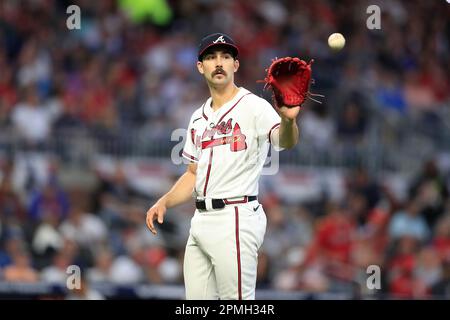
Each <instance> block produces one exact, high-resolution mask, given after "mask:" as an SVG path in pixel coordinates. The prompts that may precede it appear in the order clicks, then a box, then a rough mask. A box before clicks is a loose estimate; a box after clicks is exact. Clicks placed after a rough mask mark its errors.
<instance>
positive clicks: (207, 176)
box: [203, 92, 251, 197]
mask: <svg viewBox="0 0 450 320" xmlns="http://www.w3.org/2000/svg"><path fill="white" fill-rule="evenodd" d="M249 94H251V93H250V92H249V93H246V94H244V95H243V96H242V97H240V98H239V100H238V101H237V102H236V103H235V104H234V105H233V106H232V107H231V108H230V109H229V110H228V111H227V112H225V113H224V114H223V115H222V116H221V117H220V119H219V121H217V123H220V122H221V121H222V119H223V118H224V117H225V116H226V115H227V114H228V113H229V112H230V111H231V110H233V108H234V107H236V106H237V104H238V103H239V102H240V101H241V100H242V98H243V97H245V96H246V95H249ZM204 107H205V105H204V104H203V108H204ZM203 116H204V117H205V119H206V120H208V117H206V115H205V113H204V112H203ZM211 140H213V138H211ZM212 157H213V148H211V153H210V155H209V163H208V171H206V181H205V187H204V188H203V196H204V197H206V188H207V187H208V182H209V175H210V173H211V165H212Z"/></svg>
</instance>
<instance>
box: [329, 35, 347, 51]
mask: <svg viewBox="0 0 450 320" xmlns="http://www.w3.org/2000/svg"><path fill="white" fill-rule="evenodd" d="M328 45H329V46H330V48H331V49H333V50H341V49H342V48H343V47H344V46H345V38H344V36H343V35H342V34H341V33H338V32H336V33H333V34H332V35H330V36H329V37H328Z"/></svg>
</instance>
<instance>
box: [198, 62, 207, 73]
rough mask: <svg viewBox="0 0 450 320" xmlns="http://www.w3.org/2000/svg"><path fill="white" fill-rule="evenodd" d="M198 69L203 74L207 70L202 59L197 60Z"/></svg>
mask: <svg viewBox="0 0 450 320" xmlns="http://www.w3.org/2000/svg"><path fill="white" fill-rule="evenodd" d="M197 69H198V72H200V73H201V74H204V73H205V71H203V63H202V62H201V61H197Z"/></svg>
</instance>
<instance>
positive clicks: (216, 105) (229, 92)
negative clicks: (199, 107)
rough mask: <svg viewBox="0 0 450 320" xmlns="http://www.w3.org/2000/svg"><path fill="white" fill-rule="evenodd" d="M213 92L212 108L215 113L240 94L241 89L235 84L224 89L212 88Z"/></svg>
mask: <svg viewBox="0 0 450 320" xmlns="http://www.w3.org/2000/svg"><path fill="white" fill-rule="evenodd" d="M209 90H210V92H211V98H212V101H211V107H212V109H213V110H214V111H217V110H218V109H220V108H221V107H222V106H223V105H224V104H225V103H227V102H228V101H230V100H231V99H233V98H234V97H235V96H236V94H237V93H238V92H239V88H238V87H236V85H235V84H234V83H231V84H230V85H228V86H226V87H224V88H212V87H211V88H210V89H209Z"/></svg>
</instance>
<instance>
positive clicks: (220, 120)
mask: <svg viewBox="0 0 450 320" xmlns="http://www.w3.org/2000/svg"><path fill="white" fill-rule="evenodd" d="M249 94H251V92H249V93H246V94H244V95H243V96H242V97H240V98H239V100H238V101H237V102H236V103H235V104H234V106H232V107H231V108H230V109H228V111H227V112H225V113H224V114H223V115H222V116H221V117H220V119H219V121H217V123H220V122H222V119H223V118H224V117H225V116H226V115H227V114H228V113H229V112H230V111H231V110H233V108H234V107H236V106H237V104H238V103H239V102H240V101H241V100H242V98H243V97H245V96H247V95H249Z"/></svg>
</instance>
